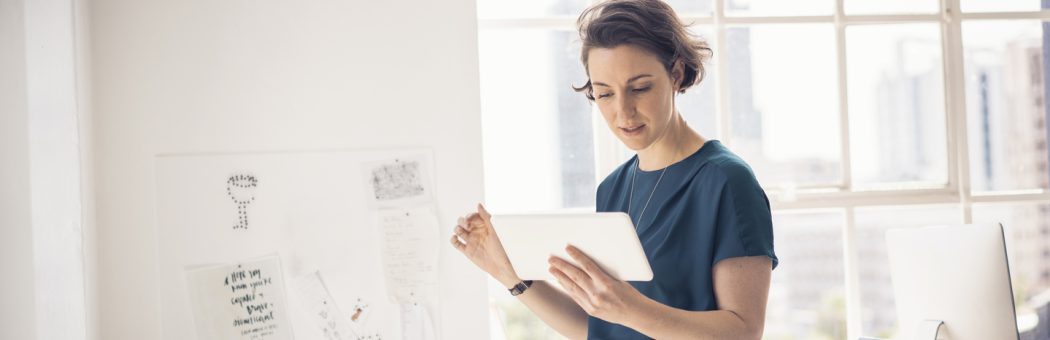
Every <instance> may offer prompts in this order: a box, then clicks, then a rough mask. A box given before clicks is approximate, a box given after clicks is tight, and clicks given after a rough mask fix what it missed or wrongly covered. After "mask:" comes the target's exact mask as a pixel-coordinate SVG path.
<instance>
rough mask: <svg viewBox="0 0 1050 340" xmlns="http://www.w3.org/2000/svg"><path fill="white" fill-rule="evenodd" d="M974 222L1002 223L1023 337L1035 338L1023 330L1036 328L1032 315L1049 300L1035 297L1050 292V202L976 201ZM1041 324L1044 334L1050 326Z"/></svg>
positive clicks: (1045, 305) (1018, 319)
mask: <svg viewBox="0 0 1050 340" xmlns="http://www.w3.org/2000/svg"><path fill="white" fill-rule="evenodd" d="M973 222H974V223H1002V225H1003V231H1004V233H1005V234H1006V235H1005V236H1006V253H1007V257H1008V258H1009V261H1010V279H1011V284H1012V285H1013V289H1014V300H1015V304H1014V305H1015V306H1016V307H1017V321H1018V325H1019V328H1021V329H1020V331H1021V333H1022V337H1021V338H1022V339H1027V338H1032V339H1035V338H1036V337H1028V336H1025V335H1026V334H1024V333H1025V332H1026V331H1029V332H1032V331H1035V329H1033V328H1035V327H1034V326H1036V325H1034V324H1033V322H1031V321H1032V319H1033V318H1035V320H1038V318H1039V317H1038V316H1037V315H1035V314H1036V313H1037V312H1039V310H1040V309H1044V310H1045V308H1047V300H1046V299H1045V298H1043V299H1040V298H1036V297H1037V296H1039V295H1043V296H1046V295H1047V294H1048V292H1050V205H1048V204H975V205H974V206H973ZM1044 313H1045V311H1044ZM1035 323H1038V321H1037V322H1035ZM1038 326H1039V328H1040V329H1041V331H1042V332H1043V333H1042V334H1043V337H1040V338H1045V334H1047V333H1046V332H1047V330H1048V329H1050V326H1048V325H1044V324H1040V325H1038Z"/></svg>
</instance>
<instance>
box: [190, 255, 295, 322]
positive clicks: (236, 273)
mask: <svg viewBox="0 0 1050 340" xmlns="http://www.w3.org/2000/svg"><path fill="white" fill-rule="evenodd" d="M186 281H187V285H188V286H189V290H190V300H191V301H190V304H191V308H192V309H193V312H194V319H195V320H196V324H197V335H198V337H199V338H200V339H202V340H220V339H221V340H231V339H234V340H236V339H241V340H290V339H292V331H291V329H290V327H289V326H288V325H289V322H288V317H287V310H286V303H285V299H284V289H285V287H284V280H283V276H282V274H281V262H280V260H279V258H278V257H277V256H276V255H274V256H267V257H263V258H259V259H255V260H249V261H243V262H239V263H235V264H224V265H209V266H200V267H196V268H190V269H188V270H187V273H186Z"/></svg>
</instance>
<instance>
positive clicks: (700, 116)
mask: <svg viewBox="0 0 1050 340" xmlns="http://www.w3.org/2000/svg"><path fill="white" fill-rule="evenodd" d="M689 30H690V31H692V32H693V33H694V34H696V35H698V36H700V37H702V38H704V39H705V40H707V45H708V46H710V47H712V48H714V46H715V41H714V36H715V34H714V33H713V32H714V30H713V29H712V28H711V27H710V26H693V27H690V28H689ZM715 53H718V51H715ZM713 59H714V58H712V60H709V61H708V63H707V64H704V71H705V72H707V74H706V75H705V76H704V79H703V80H701V81H700V84H697V85H695V86H693V87H692V88H690V89H688V90H686V92H685V93H684V94H679V95H678V97H677V98H676V99H675V105H677V108H678V112H680V113H681V114H682V118H684V119H685V121H686V123H688V124H689V126H690V127H692V128H693V129H694V130H696V132H699V133H700V135H701V136H704V138H709V139H710V138H718V135H717V134H716V131H718V123H717V121H716V120H715V86H716V85H715V83H716V82H717V81H716V79H718V72H716V70H715V69H716V68H717V67H715V64H714V62H713Z"/></svg>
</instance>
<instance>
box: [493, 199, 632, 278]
mask: <svg viewBox="0 0 1050 340" xmlns="http://www.w3.org/2000/svg"><path fill="white" fill-rule="evenodd" d="M492 227H493V228H495V230H496V235H498V236H499V239H500V242H501V243H503V249H504V250H506V251H507V257H509V258H510V264H511V265H512V266H514V271H515V272H517V274H518V276H519V277H521V279H522V280H553V279H554V276H553V275H551V273H550V272H549V271H548V270H549V268H550V264H549V263H548V262H547V260H548V258H550V256H551V255H554V256H558V257H560V258H562V259H565V260H567V261H569V262H570V263H573V264H576V265H577V266H579V264H578V263H576V261H574V260H573V259H572V257H571V256H569V254H568V253H566V252H565V247H566V246H567V245H570V244H571V245H573V246H575V247H576V248H579V249H580V250H581V251H583V252H584V253H585V254H587V255H588V256H590V257H591V258H592V259H594V261H595V262H596V263H598V266H600V267H602V268H603V269H605V271H606V272H607V273H609V274H610V275H611V276H612V277H614V278H617V279H620V280H623V281H649V280H652V279H653V270H652V268H651V267H650V266H649V259H648V258H646V257H645V251H643V250H642V243H641V241H639V240H638V234H637V233H636V232H635V230H634V224H633V223H631V218H630V217H628V216H627V214H625V213H622V212H602V213H556V214H527V215H493V216H492Z"/></svg>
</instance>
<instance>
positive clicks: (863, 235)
mask: <svg viewBox="0 0 1050 340" xmlns="http://www.w3.org/2000/svg"><path fill="white" fill-rule="evenodd" d="M961 216H962V212H961V210H960V209H959V207H958V206H955V205H951V206H944V205H935V206H927V205H924V206H910V207H880V208H864V209H860V208H858V209H857V211H856V214H855V218H856V226H857V239H856V240H857V259H858V264H857V265H858V267H857V270H858V275H859V279H860V282H859V284H858V286H859V287H860V295H861V296H860V300H861V311H860V317H861V327H862V329H861V333H862V334H861V335H864V336H873V337H877V338H882V339H889V338H892V337H893V336H894V334H895V333H896V331H897V329H896V328H897V311H896V308H897V307H896V305H895V303H894V298H893V284H892V281H890V267H889V258H888V257H887V255H886V231H887V230H889V229H893V228H916V227H925V226H933V225H946V224H959V223H960V222H961V221H962V219H961Z"/></svg>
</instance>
